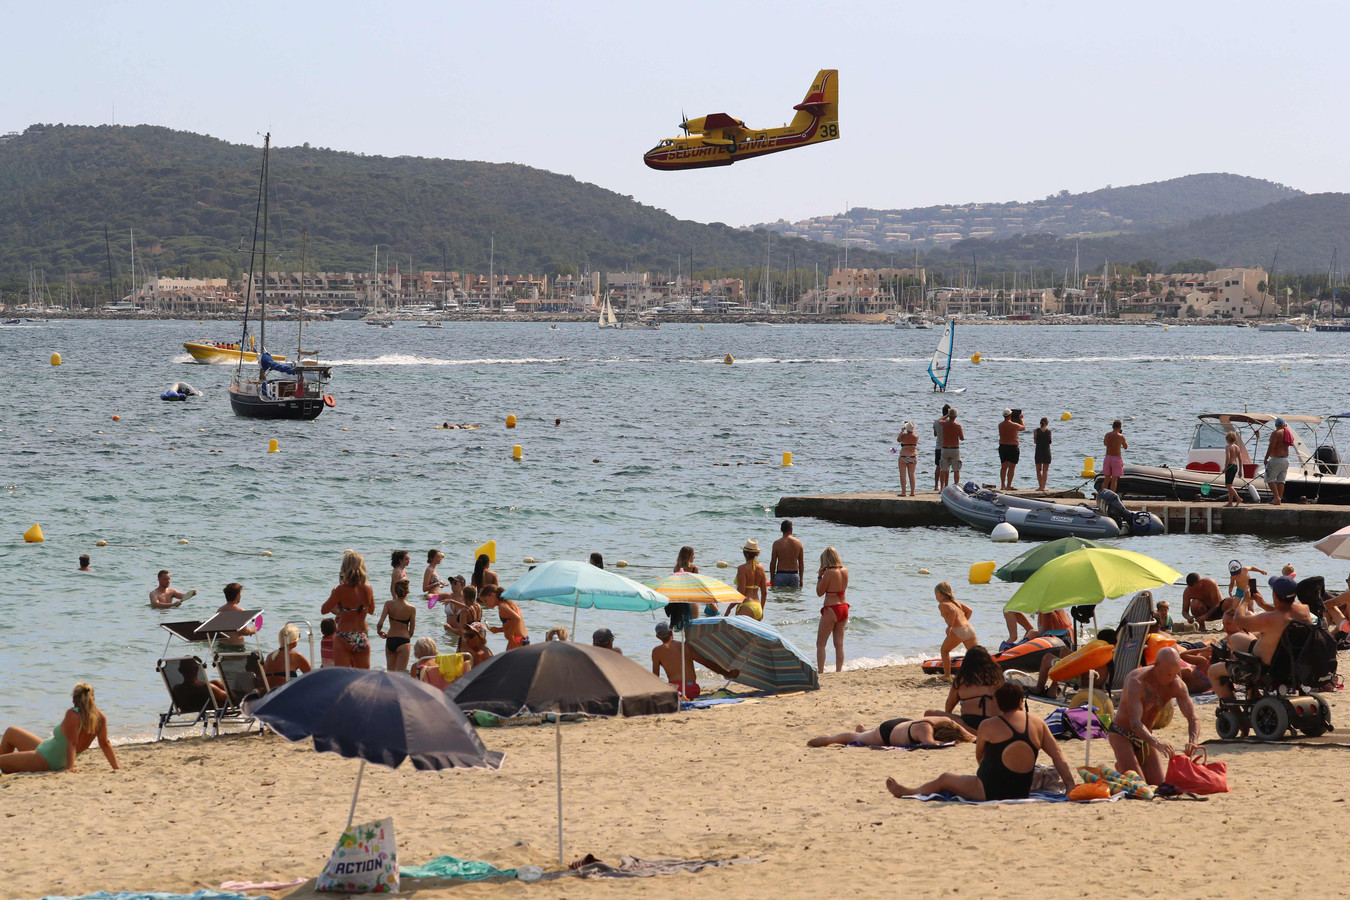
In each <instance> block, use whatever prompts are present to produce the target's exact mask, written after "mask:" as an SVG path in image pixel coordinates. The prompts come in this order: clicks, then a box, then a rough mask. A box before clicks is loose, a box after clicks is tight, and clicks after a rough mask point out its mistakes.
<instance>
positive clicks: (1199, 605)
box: [1181, 572, 1223, 631]
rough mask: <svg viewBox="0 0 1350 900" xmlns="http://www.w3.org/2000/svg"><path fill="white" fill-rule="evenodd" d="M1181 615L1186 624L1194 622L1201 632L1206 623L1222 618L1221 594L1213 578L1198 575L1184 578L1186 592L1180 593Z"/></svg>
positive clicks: (1193, 573) (1194, 573) (1195, 573)
mask: <svg viewBox="0 0 1350 900" xmlns="http://www.w3.org/2000/svg"><path fill="white" fill-rule="evenodd" d="M1181 614H1182V616H1184V617H1185V619H1186V621H1187V622H1194V623H1195V624H1196V627H1198V628H1199V629H1200V630H1201V631H1204V630H1205V623H1206V622H1213V621H1215V620H1216V619H1219V618H1222V617H1223V592H1221V591H1220V590H1219V583H1218V582H1217V581H1215V580H1214V579H1213V578H1201V577H1200V573H1198V572H1192V573H1190V574H1189V575H1187V576H1186V590H1184V591H1182V592H1181Z"/></svg>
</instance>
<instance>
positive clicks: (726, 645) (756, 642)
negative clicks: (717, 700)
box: [685, 616, 820, 691]
mask: <svg viewBox="0 0 1350 900" xmlns="http://www.w3.org/2000/svg"><path fill="white" fill-rule="evenodd" d="M685 640H687V641H688V642H689V646H690V648H692V649H694V650H697V651H698V652H699V653H701V654H702V655H703V656H705V657H707V658H708V659H710V660H712V661H713V662H715V663H717V664H718V665H719V666H721V667H722V668H724V669H740V672H741V674H740V675H738V676H736V677H735V678H733V679H732V681H735V682H738V683H740V684H743V685H745V686H746V687H752V688H758V689H759V690H762V691H814V690H818V689H819V688H820V677H819V676H818V675H816V667H815V666H814V665H813V664H812V663H811V660H809V659H807V657H806V654H805V653H803V652H802V651H800V650H798V649H797V648H796V647H795V646H794V645H793V644H792V642H791V641H789V640H788V639H787V638H785V637H783V636H782V635H781V634H779V633H778V631H777V629H775V628H771V627H769V626H768V625H765V624H763V623H761V622H756V621H755V620H754V619H751V618H750V617H748V616H725V617H721V618H705V619H694V620H693V621H691V622H690V623H689V624H688V626H687V627H686V628H685Z"/></svg>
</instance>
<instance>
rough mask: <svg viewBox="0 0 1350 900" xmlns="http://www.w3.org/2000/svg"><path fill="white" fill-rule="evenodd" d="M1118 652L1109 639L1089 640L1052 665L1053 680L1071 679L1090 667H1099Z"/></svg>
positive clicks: (1051, 677) (1051, 676)
mask: <svg viewBox="0 0 1350 900" xmlns="http://www.w3.org/2000/svg"><path fill="white" fill-rule="evenodd" d="M1115 652H1116V647H1115V645H1114V644H1112V643H1110V642H1108V641H1089V642H1088V643H1086V644H1084V645H1083V646H1081V647H1079V648H1078V649H1077V650H1075V651H1074V652H1073V653H1070V654H1069V655H1068V656H1066V657H1064V658H1063V659H1061V660H1060V661H1059V662H1057V663H1055V664H1054V665H1053V666H1051V667H1050V679H1051V680H1052V681H1070V680H1072V679H1074V678H1077V677H1078V676H1079V675H1082V674H1083V673H1084V672H1086V671H1087V670H1088V669H1099V668H1101V667H1102V666H1104V665H1106V664H1107V663H1109V662H1110V661H1111V655H1112V654H1113V653H1115Z"/></svg>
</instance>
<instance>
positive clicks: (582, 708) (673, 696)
mask: <svg viewBox="0 0 1350 900" xmlns="http://www.w3.org/2000/svg"><path fill="white" fill-rule="evenodd" d="M596 571H599V570H598V569H597V570H596ZM446 693H447V695H448V696H449V697H450V699H451V700H453V701H454V702H455V703H456V704H457V705H458V706H459V707H460V708H461V709H467V710H482V711H483V712H489V713H492V714H494V715H498V716H515V715H519V714H521V713H543V712H552V713H558V714H559V716H558V719H557V720H555V723H554V729H553V732H554V743H553V746H554V758H555V762H556V767H557V781H558V865H562V862H563V800H562V716H561V714H562V713H568V712H579V713H586V714H588V715H600V716H616V715H618V716H646V715H654V714H658V713H673V712H679V711H680V695H679V694H677V693H676V692H675V689H674V688H673V687H671V686H670V685H668V684H666V683H665V682H664V681H662V680H661V679H660V678H657V677H656V676H655V675H653V674H652V673H651V672H648V671H647V670H646V669H644V668H642V667H641V666H639V665H638V664H637V663H635V662H633V661H632V660H631V659H628V658H627V657H625V656H623V655H621V654H618V653H615V652H614V651H613V650H608V649H605V648H603V647H592V646H591V645H589V644H578V643H573V642H570V641H545V642H544V643H542V644H530V645H529V646H526V647H521V648H519V649H516V650H509V651H507V652H506V653H503V654H501V655H500V656H494V657H492V658H491V659H489V660H488V661H487V662H485V663H483V664H482V665H481V666H477V667H475V668H474V669H472V670H471V671H470V672H469V674H467V675H465V676H464V677H463V678H461V679H459V680H458V681H456V682H455V683H454V684H452V685H450V687H449V688H447V689H446Z"/></svg>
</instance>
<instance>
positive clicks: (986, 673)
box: [923, 644, 1004, 736]
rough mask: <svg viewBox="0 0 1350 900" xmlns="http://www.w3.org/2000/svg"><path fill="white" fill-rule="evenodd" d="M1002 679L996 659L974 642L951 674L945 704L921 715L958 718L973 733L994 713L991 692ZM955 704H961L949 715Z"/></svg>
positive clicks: (1001, 682)
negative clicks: (950, 683)
mask: <svg viewBox="0 0 1350 900" xmlns="http://www.w3.org/2000/svg"><path fill="white" fill-rule="evenodd" d="M1003 681H1004V678H1003V670H1002V669H1000V668H999V666H998V663H996V662H994V658H993V657H992V656H990V655H989V651H988V650H986V649H984V647H983V646H982V645H980V644H976V645H975V646H974V647H971V648H970V650H969V651H968V652H967V653H966V656H965V658H964V659H963V660H961V668H959V669H957V670H956V675H955V676H954V677H953V678H952V689H951V690H950V691H948V692H947V708H946V709H945V710H938V709H930V710H927V711H926V712H924V714H923V715H924V718H933V717H939V718H946V719H951V720H952V721H959V722H960V723H961V724H962V725H963V726H964V727H965V728H968V729H970V732H971V734H972V736H973V735H974V733H975V729H977V728H979V727H980V724H981V723H982V722H984V720H985V719H987V718H989V717H990V716H992V715H993V714H994V710H995V709H996V708H997V707H996V705H995V703H994V692H995V691H996V690H998V688H999V685H1001V684H1003ZM958 704H959V705H960V707H961V710H960V713H959V715H953V713H952V711H953V710H955V709H956V708H957V705H958Z"/></svg>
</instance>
